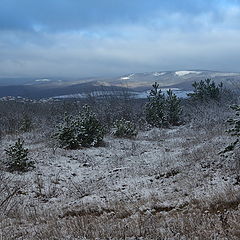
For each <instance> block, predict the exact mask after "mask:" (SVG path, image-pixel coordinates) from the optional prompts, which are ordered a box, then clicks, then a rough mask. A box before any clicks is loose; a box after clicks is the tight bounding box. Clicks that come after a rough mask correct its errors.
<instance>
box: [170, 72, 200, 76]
mask: <svg viewBox="0 0 240 240" xmlns="http://www.w3.org/2000/svg"><path fill="white" fill-rule="evenodd" d="M200 73H202V72H197V71H177V72H175V74H176V75H177V76H179V77H182V76H185V75H188V74H200Z"/></svg>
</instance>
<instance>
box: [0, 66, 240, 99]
mask: <svg viewBox="0 0 240 240" xmlns="http://www.w3.org/2000/svg"><path fill="white" fill-rule="evenodd" d="M206 78H211V79H212V80H214V81H215V82H216V83H219V82H221V81H222V82H223V83H224V85H225V86H226V87H230V88H231V87H233V86H235V85H236V84H240V73H232V72H216V71H206V70H194V71H193V70H191V71H190V70H189V71H187V70H183V71H161V72H150V73H132V74H129V75H123V76H119V77H113V78H97V77H94V78H81V79H74V80H68V79H61V80H60V79H58V78H38V79H30V78H26V79H24V78H11V79H10V78H0V97H5V96H15V97H16V96H21V97H25V98H33V99H39V98H50V97H58V96H61V97H64V96H66V97H67V96H68V95H71V96H74V95H76V96H77V95H79V94H83V93H84V94H90V93H91V92H97V91H101V92H102V91H108V92H109V91H125V90H126V88H127V89H130V90H131V92H136V93H140V92H144V91H147V90H149V89H150V88H151V85H152V84H153V83H154V82H158V83H159V84H160V87H161V88H176V89H179V90H183V91H190V90H191V89H192V82H194V81H200V80H204V79H206Z"/></svg>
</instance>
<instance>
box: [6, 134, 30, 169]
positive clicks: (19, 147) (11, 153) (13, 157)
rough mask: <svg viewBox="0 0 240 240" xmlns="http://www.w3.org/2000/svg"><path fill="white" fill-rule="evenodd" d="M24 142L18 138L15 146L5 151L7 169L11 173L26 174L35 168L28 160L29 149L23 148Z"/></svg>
mask: <svg viewBox="0 0 240 240" xmlns="http://www.w3.org/2000/svg"><path fill="white" fill-rule="evenodd" d="M23 144H24V141H21V139H20V138H18V140H17V142H16V143H15V144H14V145H10V146H9V148H8V149H5V152H6V154H7V162H6V164H7V167H8V170H9V171H10V172H13V171H19V172H26V171H28V170H29V168H31V167H33V162H32V161H29V160H28V149H27V148H24V147H23Z"/></svg>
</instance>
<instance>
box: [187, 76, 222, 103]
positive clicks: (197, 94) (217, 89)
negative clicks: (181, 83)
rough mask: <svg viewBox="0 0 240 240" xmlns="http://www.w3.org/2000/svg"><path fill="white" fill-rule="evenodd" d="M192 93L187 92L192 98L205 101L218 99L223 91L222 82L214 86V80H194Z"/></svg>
mask: <svg viewBox="0 0 240 240" xmlns="http://www.w3.org/2000/svg"><path fill="white" fill-rule="evenodd" d="M192 86H193V88H194V89H193V93H189V94H188V96H190V97H191V98H192V99H195V100H202V101H207V100H210V99H213V100H216V101H219V100H220V99H221V95H222V92H223V83H222V82H221V83H220V84H219V85H217V86H216V84H215V82H214V81H212V80H211V79H209V78H208V79H206V80H205V81H203V80H201V81H200V82H194V83H193V84H192Z"/></svg>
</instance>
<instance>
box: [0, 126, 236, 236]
mask: <svg viewBox="0 0 240 240" xmlns="http://www.w3.org/2000/svg"><path fill="white" fill-rule="evenodd" d="M22 137H23V139H24V140H25V146H26V147H27V148H29V151H30V153H29V157H30V159H31V160H33V161H34V162H35V169H33V170H32V171H29V172H26V173H23V174H17V173H8V172H6V171H4V166H3V165H2V170H1V175H0V176H1V182H0V207H1V208H0V239H1V240H5V239H240V228H239V224H240V205H239V203H240V195H239V190H240V179H238V177H237V171H236V163H235V160H234V159H232V158H228V159H225V158H223V157H221V156H220V155H219V154H218V153H219V151H220V150H221V149H222V148H224V147H225V146H226V142H227V141H229V136H228V135H227V134H226V133H225V126H224V125H222V124H217V123H216V124H214V125H212V126H211V127H209V126H208V129H206V128H202V127H198V126H193V125H191V124H188V125H184V126H180V127H174V128H170V129H155V128H154V129H150V130H145V131H140V132H139V134H138V136H137V137H136V138H135V139H119V138H115V137H112V136H111V135H108V136H106V137H105V139H104V145H103V146H101V147H98V148H83V149H79V150H63V149H59V148H57V149H55V147H54V146H51V144H50V142H49V141H48V140H46V139H45V138H44V136H42V133H41V132H33V133H25V134H23V135H22ZM16 139H17V137H15V136H6V137H4V138H3V139H2V144H1V151H0V154H1V159H4V158H5V154H4V151H3V150H4V149H5V148H6V147H8V146H9V144H11V143H14V142H15V140H16Z"/></svg>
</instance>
